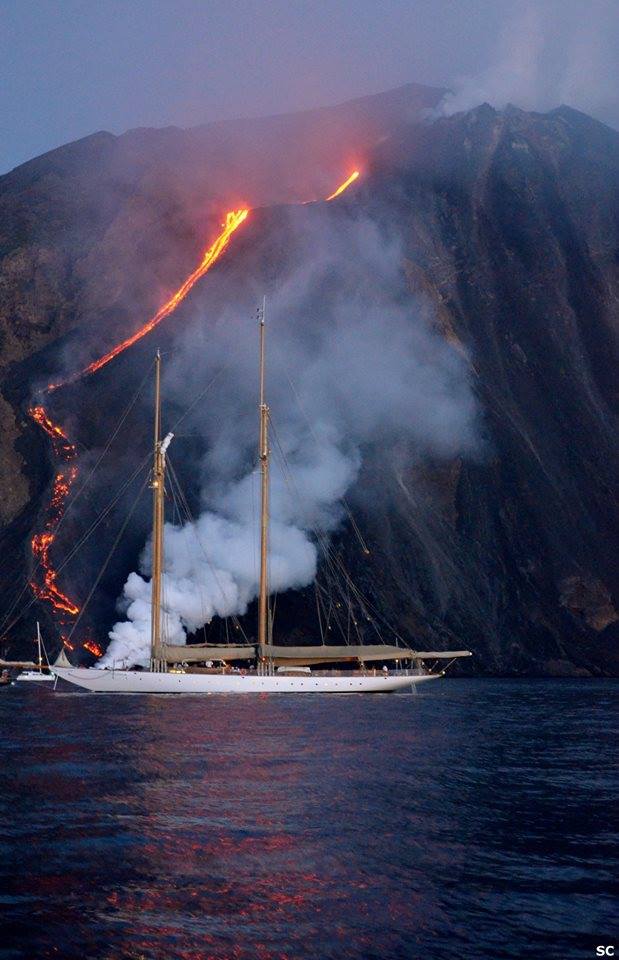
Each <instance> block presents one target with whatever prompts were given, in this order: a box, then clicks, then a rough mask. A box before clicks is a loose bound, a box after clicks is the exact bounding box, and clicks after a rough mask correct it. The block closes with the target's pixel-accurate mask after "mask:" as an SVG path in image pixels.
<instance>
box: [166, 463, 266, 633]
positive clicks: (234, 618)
mask: <svg viewBox="0 0 619 960" xmlns="http://www.w3.org/2000/svg"><path fill="white" fill-rule="evenodd" d="M168 468H169V476H170V480H171V482H173V483H175V484H176V487H177V490H178V494H179V497H180V499H181V502H182V503H183V505H184V509H185V511H186V513H187V516H188V518H189V521H190V523H191V525H192V527H193V530H194V534H195V538H196V543H197V544H198V546H199V547H200V550H201V551H202V554H203V556H204V559H205V560H206V562H207V563H208V565H209V568H210V570H211V573H212V574H213V577H214V578H215V582H216V583H217V586H218V587H219V590H220V593H221V596H222V598H223V599H224V600H225V598H226V594H225V591H224V589H223V587H222V585H221V580H220V579H219V576H218V574H217V569H216V567H215V566H214V565H213V563H212V561H211V559H210V557H209V556H208V554H207V552H206V550H205V548H204V544H203V543H202V541H201V539H200V537H199V536H198V533H197V528H196V521H195V519H194V517H193V514H192V512H191V509H190V507H189V504H188V502H187V498H186V497H185V494H184V493H183V489H182V487H181V485H180V483H179V479H178V476H177V473H176V470H175V469H174V466H173V464H172V461H171V460H170V459H169V458H168ZM231 620H232V622H233V624H234V626H235V627H236V629H237V630H239V631H240V632H241V634H242V636H243V639H244V640H246V641H247V642H248V643H249V640H248V637H247V634H246V633H245V631H244V629H243V626H242V624H241V622H240V620H239V619H238V617H237V616H236V615H235V614H232V615H231Z"/></svg>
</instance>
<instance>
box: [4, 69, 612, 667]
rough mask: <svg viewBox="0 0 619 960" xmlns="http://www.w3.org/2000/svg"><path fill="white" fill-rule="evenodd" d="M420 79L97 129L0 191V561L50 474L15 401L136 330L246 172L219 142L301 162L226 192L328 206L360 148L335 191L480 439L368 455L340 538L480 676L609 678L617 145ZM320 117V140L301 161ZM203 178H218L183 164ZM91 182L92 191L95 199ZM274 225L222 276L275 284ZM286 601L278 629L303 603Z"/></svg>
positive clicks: (368, 573) (383, 592)
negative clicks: (444, 348) (396, 282)
mask: <svg viewBox="0 0 619 960" xmlns="http://www.w3.org/2000/svg"><path fill="white" fill-rule="evenodd" d="M439 93H440V92H425V93H424V92H423V89H421V91H420V89H419V88H415V89H406V88H405V91H403V92H396V94H392V95H385V97H383V99H381V100H380V102H374V101H372V103H369V101H368V102H364V101H360V102H359V103H358V104H355V105H353V107H352V108H350V109H349V111H348V112H347V111H346V109H345V107H346V105H344V107H342V108H337V109H336V112H335V113H330V114H329V117H328V119H325V117H324V116H322V117H318V115H316V116H314V114H312V115H307V116H305V118H304V119H303V120H301V119H299V118H297V119H295V118H294V117H293V118H274V119H273V120H271V121H265V122H264V127H260V129H259V130H258V131H256V129H255V127H256V124H257V122H252V124H253V126H252V124H250V125H249V126H248V128H247V129H243V130H239V129H236V130H235V132H234V136H232V133H231V132H230V129H228V128H226V130H225V131H224V130H222V128H221V126H219V127H218V128H216V129H210V130H209V128H202V129H200V130H199V131H176V130H167V131H135V132H133V133H131V134H127V135H125V137H124V138H122V137H121V138H113V137H110V136H109V135H107V134H98V135H96V136H95V137H92V138H88V139H87V140H86V141H81V142H80V143H78V144H74V145H70V146H68V147H65V148H62V150H60V151H54V153H53V154H50V155H48V156H47V157H43V158H39V159H38V160H35V161H32V162H31V163H30V164H26V165H24V167H21V168H19V169H18V170H17V171H14V172H13V173H12V174H10V175H8V177H5V178H2V180H0V205H1V206H2V211H3V216H2V223H3V228H2V229H3V236H2V238H0V255H2V257H3V259H2V288H1V291H0V332H1V335H2V343H1V347H2V363H3V365H4V369H5V377H4V388H3V398H2V400H1V401H0V420H1V422H2V425H3V427H4V429H3V430H2V432H1V434H0V436H2V448H1V450H0V463H1V464H2V469H1V470H0V494H1V496H0V503H1V504H2V511H3V517H4V519H5V521H6V522H7V524H8V525H7V528H6V531H5V538H4V540H5V556H6V557H7V560H8V562H9V563H11V564H12V565H17V566H23V565H24V564H25V561H24V559H23V557H24V543H23V540H24V537H25V535H26V533H27V531H28V530H30V529H31V528H32V526H33V523H34V520H35V517H36V514H37V511H38V509H39V506H40V503H41V501H42V498H43V497H44V494H45V486H46V482H47V480H48V475H46V473H45V471H44V470H42V469H41V467H40V458H41V456H42V455H43V454H44V450H45V448H44V445H43V444H42V443H39V441H38V440H36V439H34V438H32V437H31V436H30V433H31V431H30V427H28V425H27V423H26V421H24V420H23V414H22V410H23V407H22V404H23V403H24V402H25V401H26V400H27V399H28V398H29V394H30V392H31V386H30V385H31V384H33V383H36V381H37V379H38V378H39V377H40V376H41V372H42V370H41V367H42V366H45V365H53V364H54V363H57V362H58V358H59V356H62V353H61V352H60V351H62V350H63V351H64V355H65V356H67V354H69V356H67V361H66V362H67V365H69V366H71V367H72V368H73V369H75V368H76V367H77V366H78V361H82V360H83V359H84V358H85V357H89V356H90V355H91V354H92V351H93V350H94V349H95V343H96V342H97V341H98V340H99V341H100V339H101V338H103V339H104V340H105V344H104V345H105V346H106V347H107V346H109V345H110V343H112V342H114V338H115V337H116V336H117V335H118V333H121V334H122V335H124V334H126V333H128V332H131V331H132V330H134V329H135V327H136V322H135V319H134V314H133V312H132V307H135V309H136V310H137V309H138V307H139V317H140V322H141V318H144V317H146V316H148V313H149V311H150V310H152V309H153V308H156V307H157V306H158V304H159V303H160V302H161V299H162V297H161V294H162V291H164V290H168V289H171V288H173V287H174V286H175V285H176V284H177V282H178V281H179V279H182V278H183V277H184V275H185V274H186V273H187V265H188V264H189V265H193V264H194V263H195V262H196V260H197V258H198V251H199V250H200V249H201V248H202V247H203V246H204V236H205V223H206V224H208V225H209V226H210V227H211V230H210V232H213V230H212V227H213V225H214V223H215V220H214V214H215V212H217V213H219V212H220V210H221V197H223V196H224V195H225V197H226V200H227V199H228V198H229V196H230V193H226V189H225V188H226V183H227V181H226V176H228V178H230V176H232V182H233V184H235V185H236V184H238V183H240V182H241V180H242V179H243V173H244V165H243V164H241V163H240V162H239V167H238V169H237V170H234V171H233V175H231V174H230V170H229V167H230V149H231V148H230V146H229V144H228V146H226V143H227V140H226V138H228V140H230V139H232V140H233V148H232V153H233V154H234V155H235V156H238V147H239V142H243V143H244V144H246V146H247V149H248V148H249V145H251V144H252V143H253V140H252V138H256V137H261V138H262V154H261V155H263V156H268V155H270V154H272V153H273V152H274V151H275V150H276V148H281V150H280V153H281V156H282V157H287V156H288V154H289V153H295V150H296V154H295V159H296V160H298V161H299V164H300V169H299V170H298V172H297V175H296V177H289V178H288V179H286V178H284V177H283V176H275V177H273V176H271V177H269V175H268V170H267V164H266V163H264V164H262V166H261V165H260V164H259V163H258V164H255V165H254V166H252V165H251V163H249V162H248V163H247V171H249V172H248V174H247V176H246V182H248V183H249V184H250V185H251V186H250V194H251V195H247V194H246V195H245V196H243V197H241V196H239V199H244V200H247V201H249V202H251V203H252V204H259V203H267V202H281V201H293V202H296V201H298V200H299V199H305V197H306V196H307V190H308V189H309V192H310V194H311V193H312V191H315V193H316V195H324V192H325V191H324V189H323V187H324V185H325V184H326V182H327V181H328V185H329V186H330V185H332V184H333V183H334V182H337V179H338V176H339V174H340V173H341V170H342V168H343V166H344V165H345V164H346V163H348V162H349V156H348V155H347V152H348V153H349V152H350V151H349V149H348V147H347V145H346V138H347V137H348V142H349V143H350V142H352V141H353V140H354V141H355V150H356V151H357V156H360V155H362V156H363V157H364V158H369V160H368V159H366V161H365V164H364V167H365V169H366V171H367V172H366V174H365V176H364V179H363V183H362V184H361V185H360V186H359V187H358V188H357V189H356V190H355V192H354V195H353V194H351V195H350V197H349V198H347V200H346V203H347V205H348V206H349V208H350V209H351V210H353V211H358V212H359V213H364V214H367V215H368V216H370V217H371V218H372V219H373V220H375V221H376V222H378V223H379V224H382V225H383V226H384V228H385V230H386V231H391V232H393V231H395V232H397V233H398V235H399V236H401V237H402V238H403V244H404V249H405V261H404V263H403V264H402V270H403V274H404V276H405V277H406V280H407V283H408V287H409V289H410V292H411V295H413V296H414V297H415V298H417V299H418V298H421V302H422V309H425V310H427V312H428V316H429V317H431V318H432V322H433V323H434V324H435V325H436V327H437V329H438V330H439V331H440V332H441V333H442V334H443V336H444V337H445V338H446V339H448V340H449V342H450V343H452V344H453V345H454V348H455V349H458V350H461V351H462V352H463V353H464V354H465V355H466V356H467V357H468V359H469V363H470V369H471V379H472V382H473V385H474V389H475V392H476V395H477V397H478V401H479V409H480V430H481V433H482V434H483V437H484V440H483V445H482V446H483V449H482V450H480V453H479V456H478V457H477V459H476V460H475V461H474V462H472V461H470V460H469V461H460V460H458V461H456V462H452V463H447V464H446V463H430V462H427V463H424V464H423V466H420V465H419V464H416V465H415V466H414V467H413V466H411V465H410V464H408V463H407V462H406V460H405V459H404V460H403V459H402V458H399V457H396V456H394V455H393V451H384V450H383V451H374V454H373V456H372V457H371V458H370V459H369V460H368V462H367V463H366V466H365V468H364V475H363V477H362V482H363V485H364V486H365V487H366V488H367V487H369V488H370V489H372V490H375V491H376V496H375V497H374V498H373V501H372V509H371V510H370V509H368V508H367V506H364V504H367V498H365V499H363V500H362V499H360V500H359V502H358V505H357V509H358V511H359V516H360V518H361V520H362V526H363V529H364V531H365V532H366V535H367V538H368V540H369V541H370V542H371V544H372V553H373V557H372V563H371V565H368V564H366V563H364V562H363V561H361V560H360V559H359V558H358V556H357V554H356V552H355V550H354V544H353V541H352V538H350V537H348V536H346V534H345V533H344V534H343V536H342V538H341V544H340V549H341V550H342V551H343V552H344V553H346V554H347V555H348V563H349V565H350V566H351V567H352V571H353V576H354V577H355V579H356V580H357V581H358V582H359V583H360V586H361V587H362V588H363V589H364V590H365V591H366V592H368V593H370V594H371V595H372V596H373V597H375V598H376V599H377V602H378V598H380V605H381V608H382V609H383V611H384V612H385V613H386V614H388V615H389V617H390V619H392V620H394V619H397V621H398V623H399V624H401V626H402V629H403V631H404V632H405V633H407V634H412V635H414V636H415V637H417V638H418V644H417V645H418V647H424V648H428V647H435V646H443V647H445V646H449V647H453V646H456V647H462V646H469V647H470V648H472V649H474V650H475V651H476V653H477V654H478V656H477V658H476V666H477V669H481V670H483V671H486V672H497V673H518V672H529V673H542V674H543V673H546V674H552V675H587V674H596V673H599V672H612V673H616V672H617V671H618V670H619V654H618V652H617V639H619V613H618V612H617V611H618V609H619V608H618V602H619V599H618V597H619V565H618V564H617V561H616V556H617V548H618V546H619V509H618V504H617V475H618V474H617V467H618V466H619V463H618V459H619V458H618V457H617V442H616V440H617V431H616V413H617V381H616V374H615V371H616V369H617V366H616V343H617V328H618V319H619V318H618V307H617V304H618V303H619V298H618V292H619V291H618V286H619V283H618V279H619V277H618V271H617V187H618V183H619V179H618V172H619V136H618V135H617V134H616V133H614V132H613V131H611V130H609V129H608V128H605V127H604V126H603V125H601V124H599V123H597V122H595V121H592V120H590V119H589V118H587V117H584V116H582V115H580V114H578V113H576V112H575V111H572V110H569V109H567V108H561V109H559V110H556V111H553V112H552V113H550V114H547V115H543V116H541V115H535V114H530V113H523V112H521V111H518V110H515V109H508V110H507V111H505V112H504V113H502V114H498V113H496V112H495V111H494V110H492V109H491V108H490V107H487V106H482V107H480V108H478V109H477V110H475V111H472V112H471V113H469V114H464V115H457V116H455V117H452V118H449V119H439V120H436V121H434V122H432V123H420V122H419V109H420V108H422V107H427V106H432V105H433V104H434V103H436V101H437V99H438V94H439ZM337 110H339V113H338V112H337ZM301 116H302V117H303V116H304V115H301ZM368 118H369V119H368ZM321 123H322V125H323V127H324V128H325V129H326V130H327V131H328V132H329V131H330V133H329V136H322V137H321V138H320V151H318V153H315V154H314V155H312V151H311V150H310V149H309V147H308V144H310V143H312V142H313V141H312V138H314V140H315V138H316V129H317V125H318V127H320V124H321ZM269 125H271V126H269ZM258 126H259V125H258ZM303 131H305V132H303ZM243 138H245V139H244V140H243ZM304 138H305V139H304ZM299 144H302V145H303V150H302V151H300V150H299ZM278 145H279V147H278ZM329 149H330V150H331V155H332V157H333V161H332V164H333V165H332V167H330V168H329V169H327V161H326V156H327V154H328V152H329ZM287 151H288V153H287ZM246 152H247V150H246ZM257 152H258V153H259V154H260V151H257ZM301 154H303V157H301ZM196 157H201V158H202V160H201V163H203V164H206V167H202V166H200V164H198V165H197V167H196V164H197V161H196ZM321 158H322V159H321ZM303 163H305V167H304V166H303ZM321 163H322V164H323V165H322V167H321ZM207 167H208V168H209V170H210V171H211V173H212V176H210V177H206V178H202V177H201V175H200V176H199V175H196V169H197V168H198V169H199V171H200V172H204V171H205V170H206V168H207ZM283 167H286V164H283V165H282V168H283ZM286 169H289V166H287V167H286ZM317 169H318V170H319V173H318V174H317V173H316V170H317ZM179 170H180V171H183V172H184V176H180V177H179V173H178V171H179ZM325 171H326V172H325ZM235 177H237V178H238V179H236V180H235ZM304 177H305V181H304ZM312 177H313V178H314V180H313V182H312V183H311V184H310V186H309V188H308V186H307V185H306V184H307V182H308V181H311V180H312ZM321 177H322V178H323V179H322V180H321ZM179 180H180V182H181V183H182V185H183V188H182V189H181V188H180V187H179V186H178V183H179ZM201 180H202V183H201ZM205 182H207V183H208V185H207V186H206V187H205V185H204V183H205ZM112 184H113V185H114V186H113V188H112ZM101 193H103V194H104V195H105V197H106V201H105V202H104V203H100V202H95V201H96V198H97V194H101ZM298 215H299V216H302V215H303V212H302V209H301V211H300V212H299V213H298ZM277 218H278V212H277V210H274V211H266V210H265V211H263V213H262V214H261V216H260V217H258V218H257V219H256V223H255V224H254V226H253V227H252V230H253V231H254V240H256V237H257V239H258V241H259V242H258V243H257V248H256V244H254V249H253V250H250V249H249V247H248V245H247V243H245V242H244V241H243V240H240V241H239V244H238V245H236V246H235V247H234V249H232V248H231V249H230V251H229V254H228V256H227V258H226V262H225V264H223V263H222V268H221V270H222V272H225V271H228V272H231V273H232V274H234V272H235V271H238V273H239V275H240V274H242V273H244V274H247V273H248V272H250V273H251V272H252V271H257V272H264V271H267V272H268V271H270V272H271V274H272V273H273V272H274V271H275V272H276V271H277V263H275V264H274V263H273V261H274V260H275V261H277V260H278V258H279V256H280V254H278V253H277V249H278V248H277V243H276V242H275V240H274V239H273V238H274V233H275V231H273V230H272V229H271V228H270V223H271V222H274V219H275V220H276V219H277ZM206 232H207V233H208V232H209V231H208V230H207V231H206ZM136 248H137V253H136ZM284 257H285V252H284V249H283V248H282V250H281V258H282V259H283V258H284ZM266 261H269V262H268V264H267V263H266ZM127 263H130V264H131V267H132V269H131V270H127V269H125V266H126V264H127ZM265 264H266V265H265ZM166 330H167V332H168V333H169V335H170V336H173V330H171V328H170V324H169V323H167V327H166ZM69 334H70V338H69V339H68V340H67V339H66V338H67V335H69ZM63 338H65V339H64V340H63ZM123 377H127V378H128V381H127V382H129V380H130V377H131V373H130V366H129V365H128V364H127V363H120V365H119V366H118V368H117V370H116V372H115V374H114V376H113V377H108V379H106V378H105V377H103V378H102V380H101V382H100V383H99V385H98V387H97V388H96V389H95V390H94V391H93V393H92V397H91V399H90V400H86V399H85V398H82V397H81V396H80V399H81V402H83V403H84V404H85V406H84V408H83V410H82V413H81V415H80V416H79V417H78V418H77V419H78V420H79V430H80V432H81V433H82V436H83V442H84V443H86V444H88V442H89V440H91V439H92V437H91V436H90V435H89V433H88V428H87V424H88V423H90V422H92V421H93V419H96V411H95V405H96V404H99V405H101V404H105V403H106V402H108V401H110V399H111V398H112V396H113V393H114V391H115V390H117V389H118V382H117V381H118V380H119V379H120V380H122V378H123ZM91 405H92V406H91ZM89 407H90V409H89ZM29 431H30V432H29ZM22 457H23V459H22ZM290 604H292V605H293V606H294V605H295V604H296V606H295V617H296V618H297V620H298V616H299V614H303V612H304V610H305V607H306V605H305V601H304V600H303V597H299V598H297V600H295V599H294V598H293V599H292V600H290V599H289V605H290ZM307 606H308V607H309V605H307ZM284 615H285V614H284Z"/></svg>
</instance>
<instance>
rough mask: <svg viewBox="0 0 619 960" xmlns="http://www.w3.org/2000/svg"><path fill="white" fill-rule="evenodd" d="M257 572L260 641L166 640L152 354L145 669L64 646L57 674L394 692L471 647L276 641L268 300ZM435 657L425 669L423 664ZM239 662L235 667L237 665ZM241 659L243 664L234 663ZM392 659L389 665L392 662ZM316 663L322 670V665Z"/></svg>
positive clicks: (108, 680)
mask: <svg viewBox="0 0 619 960" xmlns="http://www.w3.org/2000/svg"><path fill="white" fill-rule="evenodd" d="M259 333H260V391H259V394H260V396H259V413H260V421H259V422H260V431H259V451H258V453H259V462H260V477H261V494H260V507H261V509H260V578H259V593H258V631H257V633H258V638H257V643H245V644H235V645H230V644H223V645H222V644H212V643H201V644H169V643H167V642H166V638H165V637H164V635H163V623H164V618H163V605H162V574H163V561H164V493H165V478H166V454H167V450H168V447H169V445H170V443H171V441H172V439H173V434H172V433H168V434H167V435H166V436H165V437H164V438H163V439H162V438H161V356H160V354H159V352H158V353H157V356H156V360H155V415H154V446H153V467H152V482H151V487H152V491H153V533H152V542H153V549H152V571H151V573H152V577H151V655H150V663H149V666H148V669H145V670H144V669H124V668H123V669H116V668H115V667H112V668H111V669H110V668H106V669H99V668H93V667H89V668H82V667H73V666H72V665H71V663H70V661H69V660H68V658H67V655H66V653H65V651H64V648H63V649H62V650H61V653H60V656H59V657H58V659H57V660H56V662H55V663H54V664H52V666H51V670H52V672H53V673H54V675H55V676H56V677H58V678H59V679H61V680H63V681H67V682H68V683H70V684H73V685H74V686H77V687H81V688H82V689H84V690H88V691H91V692H94V693H147V694H152V693H165V694H170V693H185V694H214V693H225V694H231V693H390V692H394V691H397V690H411V689H412V687H413V686H416V685H418V684H421V683H427V682H428V681H430V680H436V679H438V678H439V677H442V676H443V675H444V673H445V669H446V667H445V668H444V669H441V668H440V667H439V665H440V664H442V663H443V662H444V661H450V662H453V660H455V659H456V658H458V657H468V656H470V655H471V654H470V652H469V651H468V650H459V651H449V652H446V651H434V652H419V651H415V650H411V649H410V648H408V647H405V646H398V645H396V644H385V643H382V644H364V643H359V644H356V645H351V644H343V645H339V646H335V645H331V644H329V645H327V644H324V643H322V644H317V645H313V646H287V645H284V644H276V643H274V642H273V637H272V635H271V631H272V622H271V617H270V612H269V591H268V558H269V489H270V488H269V464H270V449H269V406H268V404H267V402H266V395H265V305H264V301H263V304H262V308H261V310H260V311H259ZM429 662H432V665H431V666H430V667H429V668H428V667H427V666H426V665H427V664H428V663H429ZM232 664H234V666H232ZM238 664H242V666H241V667H239V666H237V665H238ZM387 664H390V666H387ZM317 668H318V669H317Z"/></svg>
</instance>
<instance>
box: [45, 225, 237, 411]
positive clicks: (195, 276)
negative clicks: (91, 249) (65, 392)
mask: <svg viewBox="0 0 619 960" xmlns="http://www.w3.org/2000/svg"><path fill="white" fill-rule="evenodd" d="M248 215H249V209H247V208H244V209H241V210H231V211H230V212H229V213H227V214H226V222H225V224H224V225H223V230H222V231H221V233H220V234H219V236H218V237H217V239H216V240H215V242H214V243H213V244H212V245H211V246H210V247H209V248H208V250H206V251H205V253H204V256H203V257H202V260H201V261H200V263H199V264H198V266H197V267H196V269H195V270H194V271H193V273H190V274H189V276H188V277H187V279H186V280H185V281H184V283H182V284H181V286H180V287H179V288H178V290H177V291H176V293H173V294H172V296H171V297H170V299H169V300H167V301H166V303H164V305H163V306H162V307H160V308H159V310H158V311H157V313H156V314H155V315H154V316H152V317H151V318H150V320H148V321H147V322H146V323H145V324H144V326H143V327H140V329H139V330H136V332H135V333H134V334H132V335H131V336H130V337H127V338H126V339H125V340H122V341H121V342H120V343H117V344H116V346H115V347H112V349H111V350H109V351H108V353H105V354H104V355H103V356H102V357H99V359H98V360H93V362H92V363H89V364H88V366H87V367H84V369H83V370H80V371H78V373H76V374H74V375H73V376H72V377H67V378H66V380H59V381H58V382H57V383H50V384H49V386H48V388H47V390H48V392H49V393H51V392H52V390H57V389H58V387H63V386H64V385H65V384H67V383H75V381H76V380H79V379H81V377H86V376H88V375H89V374H90V373H95V372H96V371H97V370H100V369H101V367H104V366H105V365H106V363H109V362H110V360H113V359H114V357H117V356H118V354H119V353H123V352H124V351H125V350H126V349H127V348H128V347H132V346H133V345H134V343H137V342H138V341H139V340H141V339H142V337H145V336H146V335H147V334H148V333H150V332H151V330H154V329H155V327H156V326H157V325H158V324H159V323H161V321H162V320H165V318H166V317H169V316H170V314H171V313H173V311H174V310H176V308H177V307H178V305H179V303H182V301H183V300H184V299H185V297H186V296H187V294H188V293H189V291H190V290H191V289H192V288H193V287H194V286H195V284H196V283H197V282H198V280H200V279H201V278H202V277H203V276H204V274H205V273H207V272H208V271H209V270H210V269H211V267H212V266H213V264H214V263H215V262H216V261H217V260H219V258H220V256H221V255H222V253H223V252H224V250H225V249H226V247H227V246H228V244H229V242H230V237H231V236H232V234H233V233H234V231H235V230H237V229H238V228H239V227H240V226H241V224H242V223H243V221H244V220H246V219H247V217H248Z"/></svg>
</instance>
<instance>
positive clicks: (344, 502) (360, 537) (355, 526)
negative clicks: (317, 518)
mask: <svg viewBox="0 0 619 960" xmlns="http://www.w3.org/2000/svg"><path fill="white" fill-rule="evenodd" d="M284 373H285V374H286V379H287V381H288V385H289V386H290V389H291V390H292V393H293V395H294V398H295V400H296V401H297V406H298V407H299V410H300V411H301V414H302V415H303V419H304V420H305V422H306V424H307V426H308V428H309V431H310V433H311V435H312V438H313V440H314V442H315V443H316V445H317V446H318V445H319V443H320V441H319V439H318V437H317V435H316V431H315V430H314V428H313V426H312V422H311V420H310V418H309V417H308V415H307V414H306V412H305V409H304V407H303V404H302V403H301V397H300V396H299V393H298V391H297V388H296V387H295V385H294V383H293V382H292V380H291V378H290V374H289V373H288V370H287V369H286V367H284ZM340 501H341V503H342V505H343V506H344V509H345V511H346V513H347V515H348V519H349V520H350V523H351V526H352V528H353V530H354V532H355V535H356V537H357V540H358V541H359V543H360V544H361V548H362V549H363V550H364V552H365V553H366V554H369V552H370V550H369V547H368V545H367V543H366V542H365V539H364V537H363V535H362V533H361V530H360V529H359V525H358V524H357V521H356V520H355V518H354V515H353V512H352V510H351V509H350V507H349V505H348V501H347V500H346V497H344V496H342V497H340Z"/></svg>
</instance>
